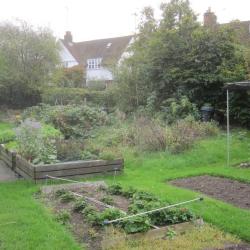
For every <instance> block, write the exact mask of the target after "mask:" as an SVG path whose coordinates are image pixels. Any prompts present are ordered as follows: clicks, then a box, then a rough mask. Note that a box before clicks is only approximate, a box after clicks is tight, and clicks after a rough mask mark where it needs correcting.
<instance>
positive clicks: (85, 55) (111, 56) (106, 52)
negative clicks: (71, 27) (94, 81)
mask: <svg viewBox="0 0 250 250" xmlns="http://www.w3.org/2000/svg"><path fill="white" fill-rule="evenodd" d="M132 37H133V36H123V37H114V38H106V39H99V40H92V41H85V42H77V43H75V42H67V41H65V40H64V39H61V42H62V43H63V45H64V46H65V47H66V48H67V49H68V50H69V51H70V53H71V54H72V56H73V57H74V58H75V59H76V60H77V62H78V63H79V64H83V65H86V63H87V59H94V58H103V61H102V62H103V64H112V63H116V62H118V61H119V59H120V58H121V55H122V54H123V52H124V51H125V50H126V49H127V47H128V45H129V42H130V41H131V39H132Z"/></svg>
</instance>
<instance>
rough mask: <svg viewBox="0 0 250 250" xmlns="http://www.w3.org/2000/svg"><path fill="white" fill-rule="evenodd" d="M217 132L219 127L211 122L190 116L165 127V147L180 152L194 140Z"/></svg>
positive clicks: (187, 147) (173, 151)
mask: <svg viewBox="0 0 250 250" xmlns="http://www.w3.org/2000/svg"><path fill="white" fill-rule="evenodd" d="M218 133H219V129H218V127H217V126H216V125H215V124H214V123H213V122H206V123H203V122H197V121H194V120H193V119H192V118H191V119H184V120H180V121H178V122H177V123H175V124H173V125H172V126H171V127H169V128H167V136H166V143H167V149H168V150H169V151H170V152H172V153H181V152H183V151H184V150H187V149H189V148H190V147H191V146H192V145H193V144H194V142H195V141H197V140H199V139H201V138H205V137H207V136H214V135H218Z"/></svg>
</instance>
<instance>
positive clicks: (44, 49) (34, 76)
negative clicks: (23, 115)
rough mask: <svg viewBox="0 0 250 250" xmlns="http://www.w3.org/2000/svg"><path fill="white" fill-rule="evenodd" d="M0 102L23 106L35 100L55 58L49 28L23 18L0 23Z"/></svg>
mask: <svg viewBox="0 0 250 250" xmlns="http://www.w3.org/2000/svg"><path fill="white" fill-rule="evenodd" d="M0 41H1V42H0V55H1V56H0V58H1V60H0V61H1V63H0V103H1V104H7V105H11V106H26V105H31V104H34V103H36V102H37V101H39V92H40V90H41V89H42V88H43V87H44V86H45V85H46V84H47V83H48V81H49V78H50V76H51V74H52V72H53V70H54V69H55V67H56V65H57V64H58V62H59V53H58V46H57V43H56V40H55V38H54V37H53V35H52V33H51V31H50V30H48V29H46V28H44V29H43V28H38V29H37V30H35V29H34V28H33V27H32V26H30V25H29V24H27V23H26V22H24V21H18V22H17V23H15V24H13V23H2V24H1V25H0Z"/></svg>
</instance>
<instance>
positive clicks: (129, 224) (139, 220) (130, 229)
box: [122, 215, 151, 233]
mask: <svg viewBox="0 0 250 250" xmlns="http://www.w3.org/2000/svg"><path fill="white" fill-rule="evenodd" d="M150 224H151V222H150V218H149V217H148V216H146V215H143V216H137V217H133V218H130V219H128V220H126V221H124V222H123V223H122V228H123V229H124V231H125V232H126V233H138V232H146V231H148V230H149V229H150Z"/></svg>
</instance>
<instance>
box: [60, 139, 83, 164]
mask: <svg viewBox="0 0 250 250" xmlns="http://www.w3.org/2000/svg"><path fill="white" fill-rule="evenodd" d="M56 150H57V159H58V160H60V161H77V160H81V159H82V152H83V150H84V144H83V141H82V140H76V139H68V140H64V139H59V140H57V141H56Z"/></svg>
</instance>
